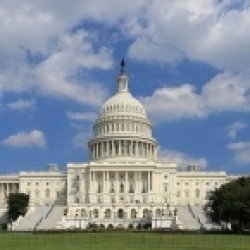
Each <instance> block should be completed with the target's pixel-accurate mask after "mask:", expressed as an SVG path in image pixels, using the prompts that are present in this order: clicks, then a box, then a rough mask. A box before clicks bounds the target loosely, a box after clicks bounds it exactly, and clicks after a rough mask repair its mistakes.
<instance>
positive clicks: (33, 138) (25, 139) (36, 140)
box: [2, 130, 46, 148]
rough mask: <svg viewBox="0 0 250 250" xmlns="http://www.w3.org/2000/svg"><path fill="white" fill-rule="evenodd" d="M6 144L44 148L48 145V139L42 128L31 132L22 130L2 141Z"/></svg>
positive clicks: (18, 146)
mask: <svg viewBox="0 0 250 250" xmlns="http://www.w3.org/2000/svg"><path fill="white" fill-rule="evenodd" d="M2 143H3V144H4V145H6V146H10V147H17V148H25V147H39V148H43V147H45V145H46V140H45V137H44V135H43V132H42V131H40V130H32V131H30V132H25V131H21V132H18V133H17V134H14V135H11V136H9V137H8V138H6V139H5V140H3V142H2Z"/></svg>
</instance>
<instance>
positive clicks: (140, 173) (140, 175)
mask: <svg viewBox="0 0 250 250" xmlns="http://www.w3.org/2000/svg"><path fill="white" fill-rule="evenodd" d="M138 175H139V176H138V177H139V178H138V179H139V191H140V193H141V191H142V185H141V184H142V183H141V182H142V178H141V177H142V172H141V171H139V172H138Z"/></svg>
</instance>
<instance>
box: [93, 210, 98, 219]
mask: <svg viewBox="0 0 250 250" xmlns="http://www.w3.org/2000/svg"><path fill="white" fill-rule="evenodd" d="M93 216H94V218H98V210H97V209H94V210H93Z"/></svg>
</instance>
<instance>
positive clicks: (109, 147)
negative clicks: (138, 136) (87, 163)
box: [90, 140, 156, 160]
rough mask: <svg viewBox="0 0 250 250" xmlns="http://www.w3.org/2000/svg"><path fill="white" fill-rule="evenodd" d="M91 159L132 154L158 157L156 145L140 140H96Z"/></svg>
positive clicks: (150, 157) (91, 148)
mask: <svg viewBox="0 0 250 250" xmlns="http://www.w3.org/2000/svg"><path fill="white" fill-rule="evenodd" d="M90 154H91V159H93V160H94V159H98V158H105V157H116V156H132V157H142V158H147V159H152V160H155V159H156V145H155V144H154V143H152V142H151V143H150V142H142V141H138V140H111V141H110V140H109V141H100V142H94V143H93V144H92V145H90Z"/></svg>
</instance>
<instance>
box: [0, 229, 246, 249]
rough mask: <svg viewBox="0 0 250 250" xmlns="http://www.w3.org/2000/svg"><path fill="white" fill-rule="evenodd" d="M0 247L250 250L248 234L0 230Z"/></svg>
mask: <svg viewBox="0 0 250 250" xmlns="http://www.w3.org/2000/svg"><path fill="white" fill-rule="evenodd" d="M0 249H1V250H2V249H3V250H4V249H8V250H14V249H19V250H23V249H32V250H33V249H34V250H47V249H53V250H59V249H60V250H78V249H79V250H80V249H90V250H91V249H101V250H105V249H109V250H117V249H118V250H122V249H124V250H130V249H144V250H148V249H171V250H179V249H181V250H189V249H197V250H203V249H204V250H210V249H211V250H224V249H225V250H236V249H239V250H240V249H246V250H250V236H248V235H205V234H198V235H197V234H170V233H163V234H161V233H152V232H150V233H148V232H142V233H128V232H121V233H118V232H112V233H83V232H81V233H60V234H29V233H27V234H24V233H0Z"/></svg>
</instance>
